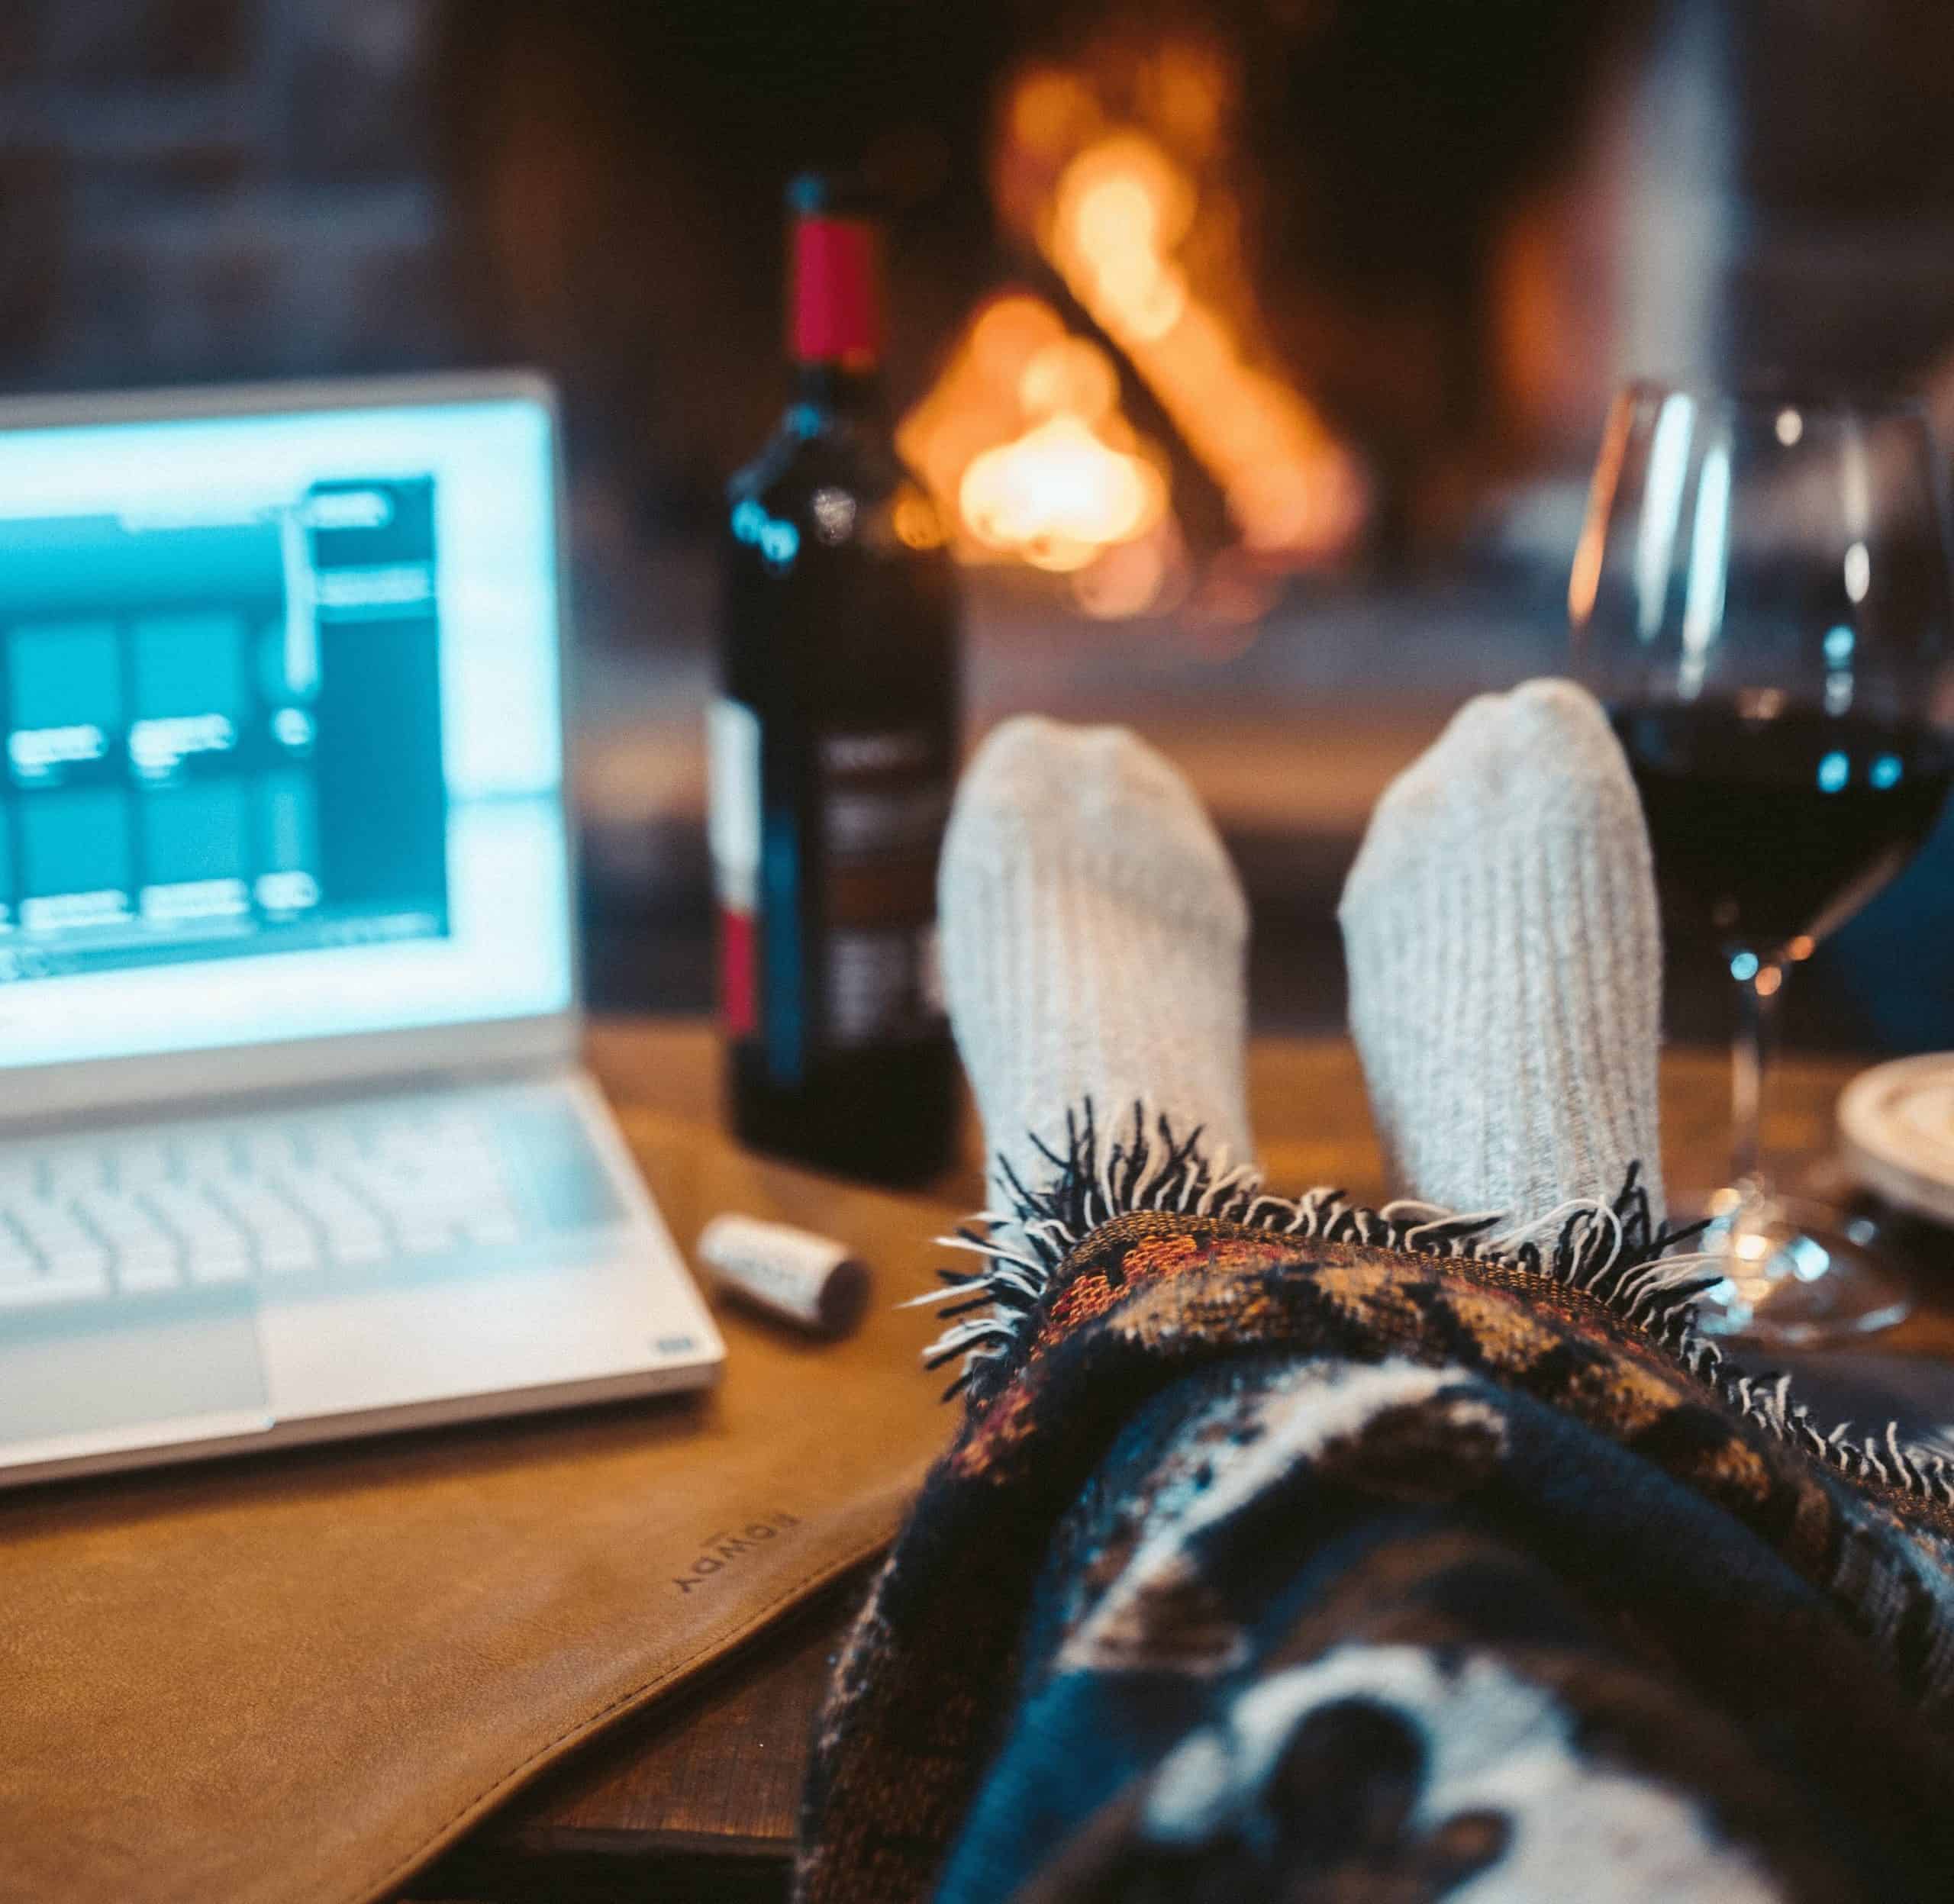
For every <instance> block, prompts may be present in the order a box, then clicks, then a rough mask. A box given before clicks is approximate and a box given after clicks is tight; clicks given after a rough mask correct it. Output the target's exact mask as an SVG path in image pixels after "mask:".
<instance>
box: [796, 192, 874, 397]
mask: <svg viewBox="0 0 1954 1904" xmlns="http://www.w3.org/2000/svg"><path fill="white" fill-rule="evenodd" d="M880 275H881V274H880V272H879V259H878V258H877V256H876V243H875V227H874V226H873V225H872V224H869V222H868V221H866V219H861V218H848V217H821V216H814V217H801V218H798V219H796V220H795V224H794V270H793V285H794V301H793V310H792V317H793V321H792V324H791V326H790V327H789V329H790V331H791V333H792V334H791V336H790V337H789V339H788V344H789V347H790V348H791V349H792V352H793V354H794V356H795V359H796V360H797V361H798V362H801V363H842V364H849V363H872V362H874V361H875V359H876V358H877V357H878V356H879V355H880V354H881V351H882V288H881V283H880Z"/></svg>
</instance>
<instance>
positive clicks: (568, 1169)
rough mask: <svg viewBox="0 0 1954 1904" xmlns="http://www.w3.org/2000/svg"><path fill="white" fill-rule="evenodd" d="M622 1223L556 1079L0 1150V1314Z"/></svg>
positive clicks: (429, 1257)
mask: <svg viewBox="0 0 1954 1904" xmlns="http://www.w3.org/2000/svg"><path fill="white" fill-rule="evenodd" d="M621 1215H622V1210H621V1207H620V1206H619V1204H618V1203H617V1196H616V1193H615V1191H614V1189H613V1188H612V1187H611V1184H610V1182H609V1180H608V1177H607V1176H606V1174H605V1171H604V1169H603V1166H602V1165H601V1161H600V1160H599V1159H598V1158H597V1156H596V1155H595V1152H594V1151H593V1150H592V1146H591V1141H590V1138H589V1136H588V1132H586V1131H585V1129H584V1127H583V1125H582V1122H581V1120H579V1118H578V1116H577V1115H576V1111H575V1109H574V1108H573V1107H572V1104H571V1103H569V1101H568V1100H566V1098H565V1097H564V1096H563V1094H562V1092H561V1091H560V1090H558V1089H556V1088H555V1087H547V1086H522V1085H511V1086H504V1087H490V1088H489V1089H486V1090H482V1091H471V1092H467V1093H456V1094H444V1095H443V1096H441V1097H424V1098H419V1099H408V1100H392V1101H391V1102H389V1103H386V1104H385V1105H383V1106H376V1105H375V1104H374V1103H371V1102H368V1103H361V1104H358V1105H349V1106H345V1107H337V1108H334V1109H332V1110H326V1111H321V1112H313V1113H307V1114H304V1115H301V1116H274V1117H270V1118H262V1119H253V1120H249V1121H246V1120H238V1121H237V1122H234V1123H233V1122H224V1123H217V1122H211V1123H195V1124H171V1125H166V1126H155V1127H153V1128H150V1129H146V1130H143V1131H141V1132H123V1133H118V1135H116V1136H113V1137H109V1138H102V1139H69V1140H66V1141H63V1142H50V1143H32V1144H19V1145H0V1313H5V1311H7V1310H21V1309H24V1308H30V1307H40V1306H47V1305H51V1304H57V1303H69V1302H76V1301H80V1302H89V1301H95V1300H113V1299H115V1298H118V1297H132V1296H142V1295H150V1294H153V1293H156V1292H159V1291H169V1290H181V1289H193V1288H196V1287H201V1286H208V1285H212V1284H234V1283H240V1282H248V1281H253V1280H254V1279H256V1280H260V1281H263V1283H265V1284H268V1285H269V1284H282V1285H289V1284H297V1283H298V1281H301V1279H307V1278H317V1277H324V1278H325V1279H326V1280H327V1281H337V1280H340V1279H341V1278H343V1277H348V1276H350V1275H352V1274H355V1273H359V1274H373V1273H375V1272H382V1273H383V1272H384V1271H385V1270H386V1268H388V1267H389V1265H411V1266H413V1267H414V1268H419V1267H421V1266H422V1265H426V1264H427V1263H429V1262H430V1261H433V1260H434V1259H437V1258H458V1259H459V1258H466V1259H469V1260H471V1261H472V1260H474V1259H476V1258H479V1257H480V1256H481V1255H482V1254H483V1253H484V1252H503V1251H506V1250H508V1249H509V1248H511V1247H514V1246H520V1245H524V1244H527V1243H534V1242H538V1241H540V1240H543V1239H547V1238H548V1237H550V1236H553V1235H557V1234H560V1233H563V1232H569V1231H575V1230H584V1229H592V1228H595V1227H599V1226H602V1225H604V1224H605V1223H608V1222H614V1221H615V1220H617V1218H618V1217H620V1216H621Z"/></svg>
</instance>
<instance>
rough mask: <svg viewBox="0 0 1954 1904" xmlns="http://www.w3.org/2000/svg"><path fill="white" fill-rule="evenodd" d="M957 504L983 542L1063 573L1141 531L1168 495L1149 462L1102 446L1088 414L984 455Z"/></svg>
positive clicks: (1064, 418) (1040, 428)
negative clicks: (1087, 418)
mask: <svg viewBox="0 0 1954 1904" xmlns="http://www.w3.org/2000/svg"><path fill="white" fill-rule="evenodd" d="M957 501H958V502H959V505H960V506H961V507H962V511H963V520H964V521H965V522H966V524H968V525H969V529H970V531H971V533H972V534H973V535H975V536H976V537H977V538H978V540H979V541H981V542H984V543H988V544H989V546H991V547H992V548H993V549H1004V550H1007V551H1008V552H1010V553H1012V554H1014V555H1018V556H1022V557H1023V558H1024V560H1025V561H1027V562H1030V563H1031V564H1032V565H1033V566H1034V567H1036V568H1040V569H1054V570H1057V571H1060V572H1064V571H1067V570H1071V569H1083V568H1084V567H1085V565H1086V564H1087V563H1088V562H1091V560H1093V559H1094V558H1095V556H1098V555H1099V554H1100V553H1101V551H1102V550H1104V549H1107V548H1108V547H1110V546H1112V545H1113V544H1114V543H1123V542H1130V541H1131V540H1133V538H1134V537H1135V536H1139V535H1141V534H1143V533H1145V532H1146V530H1149V529H1150V528H1151V527H1153V524H1155V523H1156V522H1157V521H1158V520H1159V519H1160V516H1161V514H1162V511H1164V510H1165V508H1166V501H1167V496H1166V485H1165V484H1164V483H1162V481H1161V480H1160V476H1159V472H1157V471H1156V469H1154V468H1153V466H1152V465H1151V464H1150V463H1147V462H1144V461H1143V460H1142V459H1140V457H1138V456H1128V455H1127V454H1126V453H1124V452H1123V451H1120V450H1118V449H1114V448H1113V447H1112V446H1111V445H1110V444H1109V443H1103V442H1101V440H1100V439H1099V438H1098V437H1096V436H1095V435H1094V433H1093V432H1092V428H1091V425H1090V424H1088V423H1087V422H1086V421H1085V420H1084V419H1083V418H1082V417H1074V416H1068V415H1059V416H1056V417H1050V418H1048V419H1047V420H1046V421H1045V422H1043V423H1041V424H1034V425H1033V427H1031V428H1030V429H1029V430H1027V431H1026V432H1025V433H1024V435H1023V436H1021V437H1018V438H1017V440H1016V441H1015V442H1012V443H1004V444H1001V445H1000V446H998V448H996V449H988V450H986V451H985V453H984V454H983V455H982V456H979V457H978V458H977V459H976V460H975V462H972V464H971V466H970V467H969V469H966V471H965V472H964V475H963V481H962V485H961V486H960V487H959V491H958V494H957Z"/></svg>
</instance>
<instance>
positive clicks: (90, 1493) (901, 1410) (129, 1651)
mask: <svg viewBox="0 0 1954 1904" xmlns="http://www.w3.org/2000/svg"><path fill="white" fill-rule="evenodd" d="M625 1123H626V1128H627V1132H628V1133H629V1135H630V1138H631V1139H632V1145H633V1148H634V1150H635V1151H636V1152H637V1155H638V1158H639V1161H640V1164H641V1165H643V1168H644V1169H645V1171H646V1175H647V1177H648V1178H649V1179H650V1183H651V1185H652V1188H653V1191H654V1192H655V1194H656V1196H657V1198H658V1200H659V1205H660V1207H661V1208H662V1209H663V1211H664V1213H665V1216H666V1220H667V1222H668V1223H669V1224H670V1225H671V1227H672V1233H673V1235H674V1236H675V1237H676V1239H677V1240H678V1242H679V1245H680V1246H681V1248H682V1249H684V1250H685V1251H686V1252H687V1253H688V1255H689V1252H690V1248H691V1245H692V1241H693V1239H695V1237H696V1236H697V1235H698V1231H699V1229H700V1227H701V1225H702V1223H704V1221H705V1219H706V1218H707V1217H708V1216H710V1215H711V1214H713V1213H715V1212H717V1211H719V1210H742V1211H744V1212H746V1213H749V1214H752V1215H756V1216H772V1217H775V1218H778V1219H780V1220H782V1221H785V1222H788V1223H801V1224H804V1225H806V1226H808V1227H810V1228H812V1229H819V1230H821V1231H824V1232H827V1233H828V1234H830V1235H834V1236H838V1237H841V1238H843V1239H846V1241H847V1242H850V1244H851V1245H853V1246H854V1247H855V1248H857V1249H858V1250H859V1252H861V1253H862V1254H863V1255H864V1256H866V1258H867V1259H868V1260H869V1262H870V1263H871V1264H872V1265H874V1267H875V1288H874V1291H873V1294H872V1299H871V1301H870V1304H869V1312H868V1314H867V1316H866V1318H865V1319H864V1321H863V1324H862V1326H861V1327H860V1329H859V1330H858V1331H857V1332H856V1333H855V1335H853V1336H852V1337H850V1338H849V1339H846V1341H843V1342H838V1343H819V1342H812V1341H811V1340H809V1339H805V1338H802V1337H800V1336H798V1335H795V1334H793V1333H792V1332H790V1331H788V1330H787V1329H784V1328H779V1327H775V1326H773V1325H772V1324H770V1323H769V1322H766V1321H765V1320H764V1319H753V1318H752V1317H751V1316H750V1314H749V1313H748V1312H746V1311H745V1310H741V1309H739V1308H737V1307H734V1306H731V1305H729V1304H727V1303H724V1301H722V1300H719V1299H717V1298H714V1310H715V1313H716V1314H717V1317H718V1319H719V1322H720V1324H721V1328H722V1329H724V1331H725V1332H726V1335H727V1347H728V1351H729V1359H728V1361H727V1367H726V1371H725V1374H724V1377H723V1378H722V1380H721V1384H720V1386H719V1387H718V1388H717V1390H714V1391H711V1392H710V1393H707V1394H704V1395H701V1396H697V1397H671V1398H664V1399H660V1400H653V1401H650V1402H641V1403H630V1404H626V1405H617V1406H611V1407H608V1408H606V1409H601V1410H596V1411H587V1412H585V1413H582V1414H572V1415H561V1416H553V1417H543V1418H533V1419H530V1420H528V1421H527V1422H524V1421H518V1422H504V1423H501V1424H495V1425H487V1426H475V1427H472V1428H467V1429H445V1430H439V1431H434V1432H429V1433H426V1434H419V1435H397V1436H395V1437H392V1438H389V1439H387V1440H385V1441H379V1442H366V1443H360V1442H352V1443H346V1444H342V1445H339V1446H337V1447H334V1448H315V1449H309V1450H298V1451H291V1452H288V1453H282V1454H278V1453H274V1454H269V1455H263V1456H261V1457H256V1458H247V1459H244V1460H241V1461H231V1462H225V1463H216V1464H208V1465H205V1466H202V1467H197V1466H191V1467H180V1468H176V1469H169V1470H163V1471H157V1472H153V1473H150V1474H141V1475H131V1476H126V1477H119V1478H111V1479H107V1480H90V1481H83V1482H76V1483H73V1484H66V1485H64V1486H56V1487H43V1488H38V1489H27V1490H21V1491H20V1492H18V1493H13V1494H8V1495H0V1900H5V1904H14V1901H15V1900H21V1901H22V1904H24V1901H25V1900H28V1899H32V1900H34V1904H111V1901H112V1904H164V1900H169V1901H170V1904H218V1901H219V1900H221V1901H222V1904H274V1901H276V1904H299V1901H300V1900H304V1901H305V1904H360V1901H361V1900H364V1899H377V1898H380V1897H383V1896H386V1895H388V1894H389V1893H392V1892H393V1891H394V1890H397V1889H398V1887H399V1886H401V1885H402V1884H404V1883H405V1882H406V1881H407V1880H408V1877H410V1876H411V1874H412V1873H413V1872H414V1870H417V1869H418V1867H420V1866H421V1864H423V1863H424V1862H425V1861H427V1859H428V1858H430V1857H432V1856H433V1855H434V1854H435V1853H436V1852H437V1851H439V1850H440V1849H441V1848H443V1846H444V1845H445V1844H447V1843H448V1842H449V1841H450V1840H452V1839H453V1838H456V1837H457V1836H459V1835H460V1834H461V1833H462V1832H463V1831H465V1830H466V1828H468V1827H469V1825H472V1824H473V1823H475V1822H476V1821H477V1820H478V1819H480V1818H481V1816H482V1815H483V1814H484V1813H485V1812H487V1811H489V1810H490V1809H492V1807H494V1806H495V1805H496V1804H497V1803H499V1802H500V1801H501V1800H502V1799H505V1798H506V1797H507V1796H508V1795H509V1794H510V1793H511V1792H512V1791H514V1790H515V1789H516V1788H517V1786H519V1785H521V1783H524V1781H525V1780H527V1779H529V1778H530V1777H534V1775H535V1774H537V1773H538V1772H540V1770H542V1769H543V1767H545V1766H546V1765H547V1764H549V1763H550V1762H551V1761H553V1760H554V1759H555V1758H556V1757H559V1756H560V1755H561V1754H563V1753H564V1752H566V1751H569V1749H570V1748H572V1747H573V1746H575V1745H577V1744H579V1742H580V1741H582V1740H584V1739H586V1738H588V1737H589V1736H590V1735H592V1733H594V1732H596V1731H598V1729H599V1728H601V1727H602V1726H604V1725H605V1724H606V1723H607V1722H609V1721H611V1720H613V1719H617V1718H620V1717H621V1716H623V1715H624V1714H625V1713H627V1712H631V1711H634V1710H636V1709H638V1708H640V1707H641V1706H645V1705H646V1704H648V1703H650V1702H651V1701H652V1700H653V1699H656V1698H657V1697H658V1696H659V1695H660V1694H661V1693H664V1692H666V1691H668V1690H670V1689H671V1688H672V1687H675V1686H676V1685H677V1684H678V1683H679V1682H680V1681H681V1680H683V1679H684V1678H685V1677H686V1676H687V1675H688V1674H692V1673H693V1672H695V1671H697V1670H698V1669H699V1668H701V1667H703V1666H705V1665H706V1664H708V1663H709V1662H711V1661H714V1659H716V1658H718V1657H719V1656H721V1654H724V1653H725V1652H726V1651H728V1650H729V1649H730V1648H733V1647H734V1646H735V1645H737V1644H738V1643H739V1642H740V1641H741V1640H742V1639H743V1638H746V1637H747V1636H749V1635H751V1634H753V1632H756V1630H757V1629H759V1627H761V1626H762V1625H764V1624H765V1623H766V1622H767V1621H768V1620H769V1619H770V1618H772V1617H773V1616H775V1615H777V1614H779V1613H780V1612H783V1611H784V1610H785V1609H787V1608H788V1607H789V1606H792V1604H794V1603H795V1602H796V1601H798V1600H801V1599H802V1598H804V1596H808V1594H810V1593H813V1592H814V1591H816V1590H817V1589H819V1588H820V1587H822V1586H824V1585H825V1584H827V1583H828V1582H830V1581H831V1580H834V1579H835V1578H836V1577H838V1576H839V1575H840V1574H843V1573H844V1572H845V1571H847V1570H848V1569H849V1568H850V1567H853V1566H854V1565H856V1564H857V1563H859V1561H862V1560H863V1558H866V1556H868V1555H869V1554H872V1553H873V1552H874V1551H875V1550H876V1549H877V1548H879V1547H881V1546H882V1545H884V1544H885V1542H887V1541H888V1538H889V1537H890V1536H891V1535H892V1533H893V1532H894V1530H895V1525H896V1523H897V1522H898V1519H899V1518H900V1517H901V1513H902V1511H903V1509H904V1506H905V1505H906V1504H907V1503H908V1499H909V1497H910V1496H911V1495H912V1494H913V1493H914V1490H915V1488H916V1487H917V1484H918V1483H919V1482H920V1480H921V1477H922V1474H923V1472H924V1469H925V1468H926V1467H927V1465H928V1464H929V1462H930V1459H931V1458H932V1457H933V1455H935V1454H936V1453H937V1451H938V1450H939V1449H940V1448H941V1447H942V1445H943V1443H944V1442H945V1441H946V1438H948V1435H949V1433H950V1429H951V1426H952V1423H953V1411H952V1410H951V1409H948V1408H946V1407H944V1406H942V1405H941V1404H940V1403H939V1402H938V1400H937V1396H938V1394H939V1392H940V1389H941V1387H942V1380H941V1379H940V1377H932V1376H930V1375H926V1374H924V1373H923V1372H922V1371H921V1370H920V1369H919V1368H918V1366H917V1355H918V1353H919V1351H920V1350H921V1348H922V1346H923V1344H924V1342H925V1341H927V1339H928V1338H929V1336H930V1334H931V1333H932V1332H933V1326H934V1325H933V1319H932V1318H931V1317H930V1316H929V1315H928V1314H927V1313H918V1312H916V1311H913V1310H912V1311H908V1312H896V1311H895V1310H893V1309H892V1304H894V1303H895V1302H896V1301H898V1300H899V1299H900V1298H901V1297H904V1296H907V1295H911V1294H914V1293H920V1292H921V1290H923V1289H924V1288H925V1287H929V1286H930V1284H932V1282H933V1269H934V1268H935V1266H936V1265H937V1264H939V1263H940V1262H941V1261H943V1260H944V1252H942V1251H941V1250H940V1249H932V1248H931V1247H930V1243H929V1238H930V1236H932V1235H933V1234H935V1233H937V1232H938V1231H940V1229H941V1228H942V1226H943V1224H944V1223H945V1222H946V1220H947V1219H950V1217H951V1216H952V1214H953V1213H951V1212H950V1211H948V1210H946V1209H944V1208H943V1207H941V1206H939V1205H933V1204H930V1203H924V1202H921V1201H918V1200H911V1199H904V1198H898V1197H892V1196H887V1195H883V1194H878V1193H876V1192H873V1191H870V1190H862V1189H858V1188H855V1187H848V1186H843V1185H839V1184H833V1183H830V1182H827V1181H822V1180H821V1179H818V1178H813V1177H811V1176H807V1175H804V1174H801V1173H798V1172H796V1171H792V1170H789V1169H787V1168H783V1167H781V1166H778V1165H770V1164H766V1163H763V1162H762V1161H759V1160H758V1159H756V1158H752V1157H750V1156H748V1155H745V1154H743V1153H742V1152H739V1151H737V1150H736V1149H734V1148H733V1147H732V1146H731V1145H730V1144H728V1143H727V1142H725V1141H724V1139H721V1138H720V1137H718V1136H716V1135H715V1134H714V1133H713V1132H711V1131H709V1130H707V1129H702V1128H695V1127H693V1126H689V1125H681V1124H676V1123H665V1122H662V1121H659V1120H654V1119H653V1118H651V1117H649V1116H646V1115H644V1114H643V1113H638V1114H634V1115H632V1116H629V1117H627V1119H626V1120H625Z"/></svg>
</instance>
